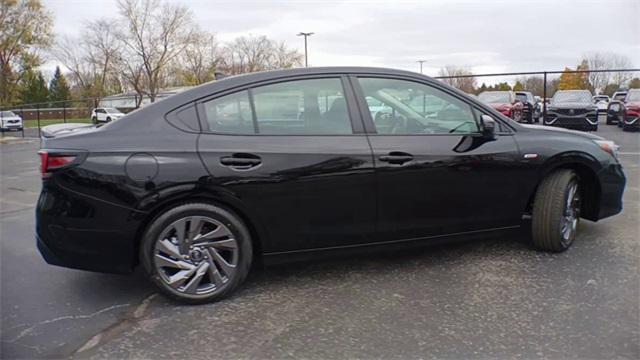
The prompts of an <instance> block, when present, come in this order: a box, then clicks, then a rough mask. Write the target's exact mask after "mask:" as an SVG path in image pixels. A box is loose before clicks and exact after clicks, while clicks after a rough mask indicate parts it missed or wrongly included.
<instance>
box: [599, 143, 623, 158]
mask: <svg viewBox="0 0 640 360" xmlns="http://www.w3.org/2000/svg"><path fill="white" fill-rule="evenodd" d="M593 141H594V142H595V143H596V144H598V146H600V149H602V150H603V151H606V152H607V153H609V154H611V156H613V157H614V158H616V159H618V150H619V149H620V147H619V146H618V145H616V143H614V142H613V141H610V140H593Z"/></svg>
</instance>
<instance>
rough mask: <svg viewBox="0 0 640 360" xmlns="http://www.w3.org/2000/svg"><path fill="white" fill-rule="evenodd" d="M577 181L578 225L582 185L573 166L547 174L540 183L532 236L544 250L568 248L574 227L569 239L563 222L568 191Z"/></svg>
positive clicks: (535, 201) (532, 224)
mask: <svg viewBox="0 0 640 360" xmlns="http://www.w3.org/2000/svg"><path fill="white" fill-rule="evenodd" d="M573 185H575V186H576V187H575V191H576V194H577V196H578V202H577V204H576V207H577V215H576V223H575V226H576V228H577V225H578V223H579V219H580V213H579V209H580V204H579V197H580V187H579V179H578V176H577V175H576V173H575V172H573V171H571V170H559V171H556V172H554V173H551V174H550V175H548V176H547V177H546V178H545V179H544V180H542V183H541V184H540V186H539V187H538V191H537V192H536V196H535V200H534V203H533V214H532V222H531V236H532V241H533V245H534V246H535V247H536V248H537V249H539V250H544V251H551V252H562V251H565V250H567V249H568V248H569V247H570V246H571V244H572V243H573V240H574V238H575V231H573V233H572V235H571V236H569V238H568V239H565V238H564V237H563V235H562V229H563V227H562V225H563V221H562V220H563V219H564V216H565V212H566V211H567V201H568V196H569V195H570V194H569V191H570V190H571V189H572V187H573Z"/></svg>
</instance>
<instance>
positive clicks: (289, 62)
mask: <svg viewBox="0 0 640 360" xmlns="http://www.w3.org/2000/svg"><path fill="white" fill-rule="evenodd" d="M302 59H303V57H302V55H301V54H300V53H299V52H297V51H296V50H290V49H288V48H287V47H286V46H285V44H284V43H277V42H275V41H273V40H270V39H269V38H267V37H266V36H242V37H239V38H236V39H235V40H234V41H232V42H231V43H230V44H228V45H227V46H226V47H225V48H224V50H223V58H222V64H221V65H222V67H223V69H224V71H225V72H226V73H229V74H242V73H248V72H255V71H264V70H273V69H281V68H290V67H293V66H299V65H300V64H302Z"/></svg>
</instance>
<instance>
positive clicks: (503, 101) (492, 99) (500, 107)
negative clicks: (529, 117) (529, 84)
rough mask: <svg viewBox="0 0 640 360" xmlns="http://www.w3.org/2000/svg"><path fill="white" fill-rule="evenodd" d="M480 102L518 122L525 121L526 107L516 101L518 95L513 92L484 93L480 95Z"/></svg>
mask: <svg viewBox="0 0 640 360" xmlns="http://www.w3.org/2000/svg"><path fill="white" fill-rule="evenodd" d="M478 100H480V101H482V102H484V103H486V104H488V105H489V106H491V107H492V108H494V109H496V110H497V111H498V112H500V113H501V114H502V115H504V116H506V117H509V118H511V119H513V120H515V121H517V122H522V121H523V120H524V117H523V108H524V105H523V104H522V102H520V101H519V100H518V99H516V94H515V93H514V92H513V91H484V92H482V93H480V94H478Z"/></svg>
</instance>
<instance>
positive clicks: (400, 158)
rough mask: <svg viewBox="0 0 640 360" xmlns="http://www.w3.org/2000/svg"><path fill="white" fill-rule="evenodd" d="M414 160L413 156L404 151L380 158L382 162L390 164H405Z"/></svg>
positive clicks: (393, 152)
mask: <svg viewBox="0 0 640 360" xmlns="http://www.w3.org/2000/svg"><path fill="white" fill-rule="evenodd" d="M411 160H413V155H411V154H407V153H405V152H402V151H392V152H390V153H389V154H387V155H382V156H380V161H384V162H388V163H389V164H400V165H402V164H404V163H406V162H409V161H411Z"/></svg>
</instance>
